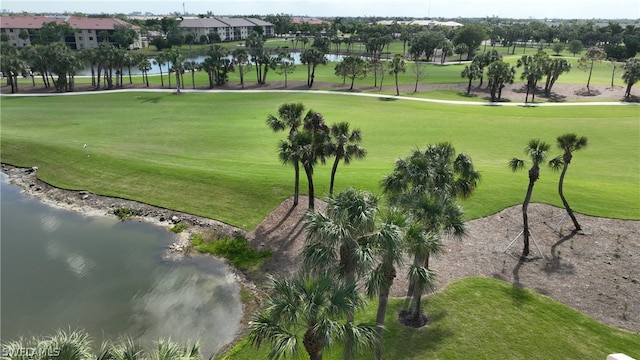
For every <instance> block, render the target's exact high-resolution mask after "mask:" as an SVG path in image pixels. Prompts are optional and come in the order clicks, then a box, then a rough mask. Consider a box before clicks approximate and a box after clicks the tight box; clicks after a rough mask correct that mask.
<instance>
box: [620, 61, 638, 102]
mask: <svg viewBox="0 0 640 360" xmlns="http://www.w3.org/2000/svg"><path fill="white" fill-rule="evenodd" d="M622 79H623V80H624V82H625V84H627V88H626V90H625V91H624V97H625V98H627V99H628V98H630V97H631V87H632V86H633V84H635V83H637V82H638V80H640V59H636V58H633V59H629V60H627V62H626V63H625V64H624V73H623V74H622Z"/></svg>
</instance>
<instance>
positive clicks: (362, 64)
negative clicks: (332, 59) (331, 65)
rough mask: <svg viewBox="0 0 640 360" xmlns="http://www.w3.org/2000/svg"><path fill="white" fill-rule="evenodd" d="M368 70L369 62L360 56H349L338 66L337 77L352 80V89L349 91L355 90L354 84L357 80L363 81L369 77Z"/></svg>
mask: <svg viewBox="0 0 640 360" xmlns="http://www.w3.org/2000/svg"><path fill="white" fill-rule="evenodd" d="M367 72H368V68H367V62H366V61H365V60H364V59H362V58H361V57H360V56H355V55H349V56H347V57H345V58H343V59H342V61H341V62H340V63H338V65H336V75H338V74H340V75H339V76H344V77H346V78H348V79H350V80H351V87H350V88H349V90H353V84H354V83H355V81H356V79H363V78H365V77H366V76H367Z"/></svg>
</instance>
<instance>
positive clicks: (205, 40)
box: [199, 34, 209, 44]
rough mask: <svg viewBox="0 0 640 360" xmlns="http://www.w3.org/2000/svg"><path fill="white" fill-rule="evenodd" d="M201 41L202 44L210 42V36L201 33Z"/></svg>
mask: <svg viewBox="0 0 640 360" xmlns="http://www.w3.org/2000/svg"><path fill="white" fill-rule="evenodd" d="M199 43H200V44H208V43H209V37H208V36H207V35H206V34H202V35H200V39H199Z"/></svg>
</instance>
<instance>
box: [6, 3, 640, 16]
mask: <svg viewBox="0 0 640 360" xmlns="http://www.w3.org/2000/svg"><path fill="white" fill-rule="evenodd" d="M183 4H184V9H186V11H187V12H188V13H197V14H200V13H207V11H211V12H213V14H214V15H250V14H258V15H267V14H278V13H284V14H288V15H306V16H345V17H346V16H407V17H430V18H438V17H445V18H457V17H462V18H466V17H486V16H497V17H503V18H505V17H508V18H520V19H528V18H534V19H544V18H550V19H552V18H561V19H594V18H599V19H638V18H640V0H520V1H515V0H395V1H393V0H346V1H345V0H184V1H182V0H178V1H176V0H173V1H166V0H165V1H163V0H160V1H155V0H130V1H117V0H116V1H111V0H100V1H98V0H84V1H60V0H0V7H1V8H2V9H4V10H8V11H12V12H22V11H27V12H65V11H69V12H83V13H125V14H128V13H131V12H134V11H141V12H143V13H144V12H151V13H154V14H171V13H174V12H179V13H182V12H183Z"/></svg>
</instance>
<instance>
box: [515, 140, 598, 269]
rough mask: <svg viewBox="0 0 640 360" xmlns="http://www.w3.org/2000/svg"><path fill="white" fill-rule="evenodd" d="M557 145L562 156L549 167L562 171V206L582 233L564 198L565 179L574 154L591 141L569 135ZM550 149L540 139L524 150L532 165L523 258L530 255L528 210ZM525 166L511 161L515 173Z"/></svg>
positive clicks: (524, 219)
mask: <svg viewBox="0 0 640 360" xmlns="http://www.w3.org/2000/svg"><path fill="white" fill-rule="evenodd" d="M556 143H557V146H558V148H560V149H561V150H562V152H563V153H562V155H559V156H556V157H555V158H553V159H552V160H551V161H549V166H550V167H551V169H553V170H560V169H562V172H561V174H560V179H559V181H558V194H559V195H560V199H561V200H562V204H563V205H564V207H565V210H566V211H567V215H569V217H570V218H571V221H572V222H573V225H574V227H575V230H574V231H580V230H581V229H582V228H581V227H580V224H579V223H578V220H577V219H576V216H575V214H574V213H573V210H572V209H571V206H569V202H568V201H567V199H566V198H565V196H564V191H563V186H564V178H565V175H566V174H567V169H568V168H569V164H570V163H571V159H573V152H574V151H578V150H581V149H583V148H585V147H586V146H587V144H588V143H589V140H588V139H587V138H586V137H585V136H577V135H576V134H573V133H567V134H564V135H561V136H558V138H557V139H556ZM550 148H551V146H550V145H549V144H547V143H546V142H544V141H541V140H538V139H532V140H530V141H529V142H528V143H527V146H526V147H525V149H524V152H525V154H527V155H528V156H529V157H530V159H531V164H532V165H531V168H530V169H529V185H528V187H527V194H526V196H525V198H524V202H523V203H522V222H523V225H524V228H523V232H522V234H523V235H524V248H523V250H522V257H523V258H524V257H526V256H528V255H529V239H530V237H531V232H530V230H529V218H528V213H527V208H528V206H529V202H530V201H531V195H532V193H533V186H534V185H535V183H536V181H537V180H538V179H539V178H540V165H541V164H543V163H544V162H545V161H546V159H547V156H548V152H549V149H550ZM524 164H525V162H524V160H522V159H519V158H513V159H511V160H510V161H509V168H510V169H511V170H513V171H514V172H515V171H518V170H521V169H523V168H524Z"/></svg>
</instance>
